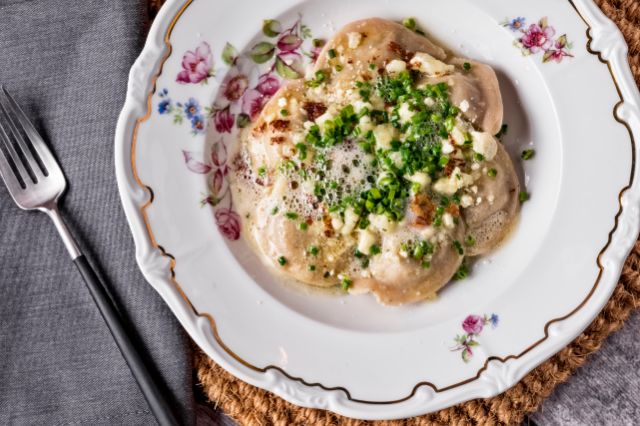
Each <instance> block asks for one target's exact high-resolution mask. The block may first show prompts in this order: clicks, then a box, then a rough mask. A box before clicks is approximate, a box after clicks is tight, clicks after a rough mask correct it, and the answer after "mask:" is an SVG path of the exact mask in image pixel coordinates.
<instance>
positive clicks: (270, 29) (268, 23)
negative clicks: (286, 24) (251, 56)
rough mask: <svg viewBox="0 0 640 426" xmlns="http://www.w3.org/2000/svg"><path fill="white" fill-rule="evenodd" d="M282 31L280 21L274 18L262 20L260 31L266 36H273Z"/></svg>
mask: <svg viewBox="0 0 640 426" xmlns="http://www.w3.org/2000/svg"><path fill="white" fill-rule="evenodd" d="M281 31H282V25H281V24H280V21H278V20H275V19H265V20H264V21H262V32H263V33H264V35H266V36H267V37H275V36H277V35H278V34H280V32H281Z"/></svg>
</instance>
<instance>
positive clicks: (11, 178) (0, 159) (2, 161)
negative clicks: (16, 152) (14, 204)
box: [0, 149, 23, 198]
mask: <svg viewBox="0 0 640 426" xmlns="http://www.w3.org/2000/svg"><path fill="white" fill-rule="evenodd" d="M0 177H2V180H3V181H4V183H5V185H6V186H7V189H8V190H9V193H10V194H11V196H13V197H14V198H15V196H14V194H15V192H16V191H19V190H21V189H22V186H23V184H22V183H21V182H20V180H19V179H18V177H17V176H16V175H15V173H14V172H13V170H12V169H11V166H10V165H9V160H7V157H6V156H5V153H4V151H2V150H1V149H0Z"/></svg>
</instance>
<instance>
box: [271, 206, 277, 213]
mask: <svg viewBox="0 0 640 426" xmlns="http://www.w3.org/2000/svg"><path fill="white" fill-rule="evenodd" d="M276 213H278V206H275V207H274V208H272V209H271V214H272V215H273V214H276Z"/></svg>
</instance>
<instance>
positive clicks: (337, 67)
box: [335, 64, 343, 72]
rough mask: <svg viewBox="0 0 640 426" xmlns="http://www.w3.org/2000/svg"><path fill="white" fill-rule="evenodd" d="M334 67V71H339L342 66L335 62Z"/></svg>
mask: <svg viewBox="0 0 640 426" xmlns="http://www.w3.org/2000/svg"><path fill="white" fill-rule="evenodd" d="M335 69H336V71H338V72H340V71H342V69H343V68H342V65H340V64H336V66H335Z"/></svg>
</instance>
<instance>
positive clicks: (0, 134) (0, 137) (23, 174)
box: [0, 122, 31, 186]
mask: <svg viewBox="0 0 640 426" xmlns="http://www.w3.org/2000/svg"><path fill="white" fill-rule="evenodd" d="M0 141H2V142H3V143H4V146H5V148H6V150H7V152H8V153H9V157H11V160H12V161H13V164H14V165H15V168H16V170H17V171H18V174H19V175H20V176H19V178H20V179H21V180H22V182H24V184H25V185H26V186H29V183H30V182H31V176H29V173H27V170H26V169H25V167H24V165H23V164H22V160H20V157H19V156H18V153H17V152H16V150H15V148H14V147H13V144H12V143H11V139H9V136H8V135H7V133H6V131H5V129H4V127H3V126H2V123H1V122H0ZM0 152H2V150H1V149H0ZM2 158H3V160H4V163H3V164H2V167H0V170H1V171H2V172H3V173H2V176H3V178H5V183H6V182H7V180H6V179H7V178H8V176H9V175H13V174H14V171H13V170H12V169H11V167H10V166H9V160H8V159H7V158H6V156H5V153H4V152H2ZM14 177H15V178H16V179H18V177H17V176H14Z"/></svg>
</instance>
